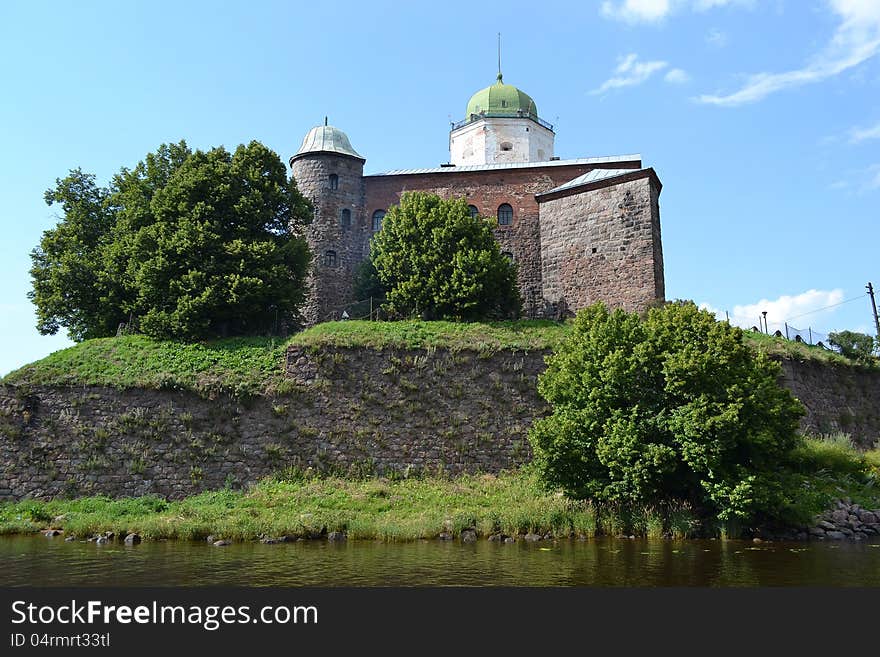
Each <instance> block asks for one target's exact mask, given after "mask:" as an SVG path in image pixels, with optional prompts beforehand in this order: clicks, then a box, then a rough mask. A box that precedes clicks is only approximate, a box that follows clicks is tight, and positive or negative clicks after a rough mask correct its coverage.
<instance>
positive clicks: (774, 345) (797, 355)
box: [743, 330, 880, 369]
mask: <svg viewBox="0 0 880 657" xmlns="http://www.w3.org/2000/svg"><path fill="white" fill-rule="evenodd" d="M743 337H744V339H745V343H746V344H747V345H749V346H751V347H752V348H753V349H754V350H755V351H763V352H764V353H766V354H768V355H770V356H774V357H778V358H790V359H793V360H812V361H816V362H819V363H826V364H830V365H844V366H848V367H861V368H865V369H876V368H877V367H880V361H878V360H877V359H875V360H874V363H873V364H868V363H857V362H855V361H853V360H850V359H849V358H846V357H844V356H841V355H840V354H839V353H837V352H836V351H831V350H830V349H825V348H824V347H819V346H816V345H809V344H806V343H805V342H796V341H795V340H786V339H785V338H777V337H775V336H772V335H767V334H765V333H758V332H757V331H746V330H744V331H743Z"/></svg>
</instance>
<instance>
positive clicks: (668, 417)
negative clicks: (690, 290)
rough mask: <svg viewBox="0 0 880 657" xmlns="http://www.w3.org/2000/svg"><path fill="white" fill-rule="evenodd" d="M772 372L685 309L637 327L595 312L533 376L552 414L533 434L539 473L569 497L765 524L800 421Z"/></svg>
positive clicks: (778, 497)
mask: <svg viewBox="0 0 880 657" xmlns="http://www.w3.org/2000/svg"><path fill="white" fill-rule="evenodd" d="M779 374H780V369H779V365H778V364H776V363H774V362H772V361H770V360H769V359H768V358H767V357H766V356H765V355H764V354H760V353H753V352H752V351H751V350H750V349H749V348H748V347H747V346H746V345H745V344H744V343H743V339H742V331H741V329H739V328H737V327H733V326H730V325H729V324H727V323H726V322H718V321H716V320H715V318H714V317H713V316H712V315H711V314H710V313H708V312H705V311H701V310H698V309H697V307H696V306H695V305H694V304H693V303H690V302H688V303H674V304H667V305H666V306H664V307H661V308H654V309H651V310H650V311H649V312H648V314H647V316H646V317H644V318H640V317H639V316H638V315H635V314H629V313H626V312H623V311H621V310H615V311H613V312H612V311H609V310H608V309H607V308H606V307H605V306H604V305H602V304H601V303H600V304H597V305H594V306H591V307H589V308H586V309H584V310H582V311H581V312H579V313H578V315H577V317H576V319H575V321H574V328H573V332H572V334H571V336H570V338H569V339H568V340H567V341H566V342H565V343H564V344H563V345H562V346H561V347H560V348H559V349H558V350H557V352H556V353H555V354H554V355H553V356H552V357H551V358H550V359H549V360H548V367H547V370H546V371H545V373H544V374H543V375H542V376H541V377H540V380H539V386H538V389H539V391H540V393H541V395H542V396H543V397H544V398H545V399H546V400H547V401H548V402H549V403H550V404H551V406H552V408H553V412H552V415H550V416H549V417H547V418H544V419H541V420H539V421H537V422H536V423H535V425H534V426H533V427H532V430H531V432H530V435H529V437H530V440H531V442H532V446H533V449H534V452H535V461H536V464H537V467H538V468H539V470H540V471H541V472H542V474H543V476H544V477H545V479H546V480H547V481H548V482H550V483H551V484H553V485H556V486H560V487H562V488H563V489H564V490H565V491H566V492H567V494H569V495H571V496H573V497H577V498H594V499H599V500H606V501H619V502H626V503H650V502H657V501H658V500H671V499H677V500H686V501H688V502H690V503H693V504H694V505H695V506H696V507H697V508H700V509H710V510H712V511H714V512H716V513H717V514H718V516H719V517H720V518H722V519H727V518H734V517H738V518H751V517H755V516H756V515H760V514H767V515H773V514H775V513H776V512H778V511H779V510H780V509H781V508H782V507H783V506H784V504H785V491H784V490H783V489H782V487H781V485H780V483H779V481H778V477H777V474H778V471H779V468H780V465H781V464H783V463H784V462H785V459H786V455H787V454H788V453H789V452H790V451H791V450H792V449H793V448H794V446H795V445H796V442H797V425H798V418H799V417H800V415H801V414H802V412H803V411H802V407H801V405H800V403H799V402H797V400H795V399H794V398H793V397H792V396H791V393H789V392H788V390H786V389H785V388H783V387H782V386H780V385H779V383H778V381H777V377H778V376H779Z"/></svg>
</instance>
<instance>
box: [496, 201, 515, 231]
mask: <svg viewBox="0 0 880 657" xmlns="http://www.w3.org/2000/svg"><path fill="white" fill-rule="evenodd" d="M512 223H513V208H512V207H510V206H509V205H508V204H507V203H502V204H501V205H499V206H498V225H499V226H509V225H510V224H512Z"/></svg>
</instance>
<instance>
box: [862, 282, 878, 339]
mask: <svg viewBox="0 0 880 657" xmlns="http://www.w3.org/2000/svg"><path fill="white" fill-rule="evenodd" d="M865 287H866V288H867V289H868V296H869V297H871V310H873V311H874V329H875V331H876V333H875V334H874V335H876V336H877V339H878V340H880V319H877V302H876V301H875V300H874V286H873V285H871V281H868V284H867V285H866V286H865Z"/></svg>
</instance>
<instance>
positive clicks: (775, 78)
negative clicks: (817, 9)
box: [697, 0, 880, 106]
mask: <svg viewBox="0 0 880 657" xmlns="http://www.w3.org/2000/svg"><path fill="white" fill-rule="evenodd" d="M826 1H827V3H828V5H829V9H830V10H831V11H832V12H833V13H835V14H837V15H838V16H839V17H840V19H841V23H840V25H838V27H837V30H836V31H835V32H834V35H833V36H832V38H831V41H830V42H829V43H828V44H827V45H826V46H825V48H824V49H823V50H821V51H820V52H819V53H817V54H816V55H815V56H813V57H812V58H811V60H810V61H809V62H808V63H807V64H806V65H805V66H803V67H802V68H799V69H795V70H793V71H785V72H782V73H756V74H754V75H750V76H749V77H748V79H747V81H746V83H745V85H744V86H743V87H742V88H741V89H739V90H738V91H735V92H734V93H731V94H728V95H720V96H719V95H710V94H706V95H702V96H700V97H699V98H698V99H697V100H699V101H700V102H702V103H708V104H711V105H726V106H734V105H743V104H745V103H754V102H757V101H759V100H762V99H763V98H765V97H767V96H769V95H770V94H772V93H775V92H777V91H781V90H783V89H787V88H789V87H797V86H800V85H804V84H811V83H814V82H821V81H822V80H825V79H826V78H829V77H833V76H835V75H838V74H839V73H842V72H844V71H846V70H848V69H851V68H853V67H855V66H858V65H859V64H861V63H862V62H864V61H866V60H868V59H870V58H871V57H874V56H875V55H876V54H877V53H878V52H880V2H877V0H826Z"/></svg>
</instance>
